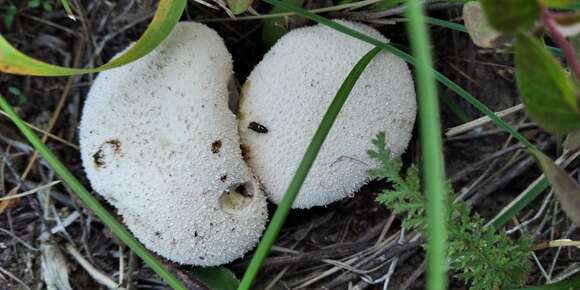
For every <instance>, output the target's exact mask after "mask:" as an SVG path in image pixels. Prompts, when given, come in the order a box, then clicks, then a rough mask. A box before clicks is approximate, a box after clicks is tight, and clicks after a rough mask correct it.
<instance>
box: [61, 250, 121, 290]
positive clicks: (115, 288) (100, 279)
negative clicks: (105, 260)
mask: <svg viewBox="0 0 580 290" xmlns="http://www.w3.org/2000/svg"><path fill="white" fill-rule="evenodd" d="M66 250H67V252H68V253H69V254H70V255H71V256H72V257H73V258H74V259H75V260H76V261H77V262H78V263H79V264H80V265H81V267H83V269H85V271H87V273H89V275H91V277H92V278H93V279H94V280H95V281H96V282H97V283H99V284H101V285H103V286H105V287H107V288H109V289H112V290H126V289H125V288H122V287H121V286H120V285H119V284H117V283H115V281H113V279H111V278H109V277H108V276H107V275H105V274H103V273H102V272H101V271H99V270H97V268H95V267H94V266H93V265H92V264H91V263H89V261H87V260H86V259H85V258H84V257H83V256H82V255H81V253H79V251H77V249H76V248H75V247H74V246H73V245H71V244H68V245H67V246H66Z"/></svg>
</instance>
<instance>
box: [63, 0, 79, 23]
mask: <svg viewBox="0 0 580 290" xmlns="http://www.w3.org/2000/svg"><path fill="white" fill-rule="evenodd" d="M60 4H62V8H64V11H66V14H67V15H68V17H69V18H71V19H76V17H75V16H74V14H73V11H72V8H71V7H70V3H68V0H60Z"/></svg>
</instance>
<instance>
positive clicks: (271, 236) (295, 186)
mask: <svg viewBox="0 0 580 290" xmlns="http://www.w3.org/2000/svg"><path fill="white" fill-rule="evenodd" d="M380 51H381V50H380V49H379V48H374V49H372V50H371V51H369V52H368V53H367V54H366V55H364V56H363V57H362V58H361V59H360V60H359V61H358V63H357V64H356V65H355V66H354V67H353V69H352V70H351V72H350V73H349V74H348V76H347V77H346V79H345V80H344V82H343V83H342V85H341V86H340V88H339V89H338V92H337V93H336V96H335V97H334V99H333V100H332V103H330V106H329V107H328V109H327V111H326V113H325V114H324V117H322V121H320V125H319V126H318V129H316V132H315V133H314V136H313V137H312V140H311V141H310V144H309V145H308V148H307V149H306V153H304V157H303V158H302V161H300V164H299V165H298V169H296V173H295V174H294V177H293V178H292V181H291V182H290V185H289V186H288V190H286V193H285V194H284V198H283V199H282V201H281V202H280V204H279V205H278V209H277V210H276V212H275V213H274V216H273V217H272V220H271V221H270V224H269V225H268V228H267V229H266V232H265V233H264V236H263V237H262V241H260V244H259V245H258V248H257V249H256V252H255V253H254V256H253V257H252V260H251V262H250V265H249V266H248V269H247V270H246V272H245V273H244V277H243V278H242V281H241V282H240V286H239V287H238V289H239V290H249V289H252V288H251V287H252V283H253V282H254V279H255V278H256V276H257V275H258V272H259V271H260V268H261V267H262V263H263V262H264V260H265V259H266V257H267V256H268V253H269V252H270V249H271V248H272V245H273V244H274V242H275V241H276V238H277V237H278V233H280V229H281V228H282V226H283V224H284V221H285V220H286V217H287V216H288V212H289V211H290V208H291V207H292V203H294V200H295V199H296V196H297V195H298V192H299V191H300V188H301V187H302V184H303V183H304V180H305V179H306V176H307V175H308V172H309V171H310V168H311V167H312V164H313V163H314V160H315V159H316V155H318V152H319V151H320V148H321V147H322V143H324V140H325V139H326V136H327V135H328V132H329V131H330V128H331V127H332V125H333V124H334V121H335V120H336V117H337V116H338V113H339V112H340V109H341V108H342V106H343V105H344V103H345V102H346V99H347V98H348V95H349V94H350V92H351V91H352V88H353V87H354V85H355V84H356V81H357V80H358V78H359V77H360V75H361V74H362V72H363V71H364V69H365V68H366V67H367V65H368V64H369V63H370V62H371V60H372V59H373V58H374V57H375V56H376V55H377V54H378V53H379V52H380Z"/></svg>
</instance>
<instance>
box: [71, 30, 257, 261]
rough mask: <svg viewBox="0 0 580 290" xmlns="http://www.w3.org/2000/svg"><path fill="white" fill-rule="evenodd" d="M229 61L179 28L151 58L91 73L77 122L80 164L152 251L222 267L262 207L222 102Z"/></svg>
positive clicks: (213, 40) (251, 234)
mask: <svg viewBox="0 0 580 290" xmlns="http://www.w3.org/2000/svg"><path fill="white" fill-rule="evenodd" d="M231 77H232V59H231V55H230V54H229V52H228V51H227V49H226V47H225V45H224V43H223V40H222V39H221V38H220V36H219V35H218V34H217V33H216V32H215V31H213V30H212V29H210V28H208V27H207V26H205V25H202V24H198V23H193V22H184V23H179V24H178V25H177V26H176V27H175V29H174V30H173V32H172V33H171V35H170V36H169V37H168V38H167V39H166V40H165V41H164V42H163V43H162V44H161V45H160V46H159V47H158V48H156V49H155V50H154V51H153V52H152V53H150V54H149V55H147V56H145V57H144V58H142V59H140V60H138V61H136V62H133V63H131V64H128V65H125V66H122V67H120V68H116V69H112V70H109V71H105V72H102V73H100V74H99V75H98V77H97V79H96V80H95V82H94V84H93V86H92V87H91V90H90V92H89V94H88V97H87V100H86V103H85V106H84V110H83V115H82V120H81V125H80V145H81V156H82V162H83V167H84V168H85V171H86V174H87V176H88V178H89V180H90V182H91V185H92V186H93V188H94V190H95V191H96V192H98V193H99V194H101V195H102V196H104V197H105V198H106V199H107V200H108V201H109V202H110V203H111V204H112V205H114V206H115V207H116V208H117V209H118V211H119V213H120V215H121V216H122V217H123V220H124V222H125V223H126V224H127V226H128V228H129V229H130V230H131V231H132V232H133V234H134V235H135V236H136V237H137V238H138V239H139V240H140V241H141V242H142V243H143V244H144V245H145V246H146V247H147V248H149V249H150V250H152V251H154V252H156V253H158V254H159V255H161V256H163V257H165V258H168V259H170V260H173V261H175V262H179V263H183V264H193V265H200V266H213V265H220V264H224V263H228V262H230V261H232V260H234V259H236V258H239V257H241V256H243V255H244V253H246V252H247V251H249V250H250V249H251V248H253V247H254V245H255V244H256V242H257V241H258V240H259V238H260V236H261V234H262V231H263V230H264V227H265V223H266V219H267V209H266V198H265V196H264V194H263V193H262V192H261V190H260V187H259V185H258V184H257V181H256V180H255V179H254V177H253V175H252V173H251V171H250V169H249V168H248V167H247V165H246V164H245V163H244V161H243V159H242V155H241V150H240V143H239V134H238V131H237V123H236V119H235V115H234V114H233V113H232V112H231V111H229V109H228V105H227V102H228V100H227V98H228V90H227V84H228V80H229V79H230V78H231Z"/></svg>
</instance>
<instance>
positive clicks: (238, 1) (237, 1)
mask: <svg viewBox="0 0 580 290" xmlns="http://www.w3.org/2000/svg"><path fill="white" fill-rule="evenodd" d="M252 2H253V0H228V7H230V10H231V11H232V13H234V14H235V15H238V14H242V13H244V12H246V11H247V10H248V8H250V6H251V5H252Z"/></svg>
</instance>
